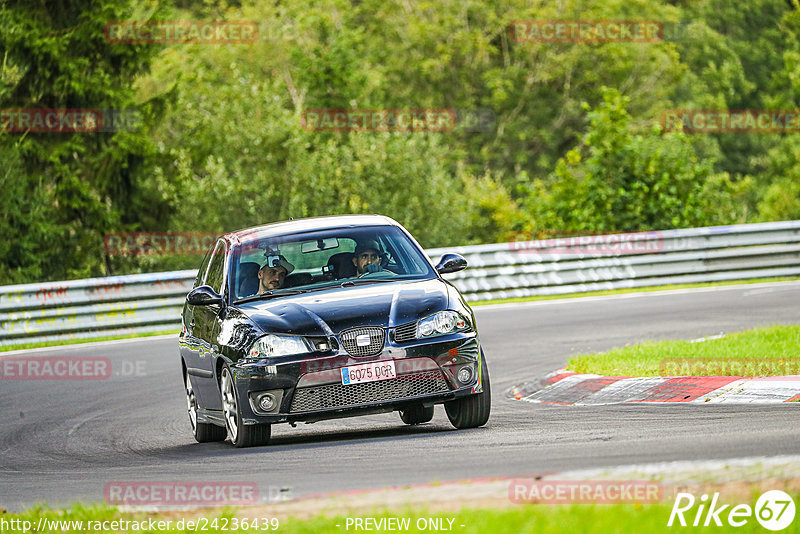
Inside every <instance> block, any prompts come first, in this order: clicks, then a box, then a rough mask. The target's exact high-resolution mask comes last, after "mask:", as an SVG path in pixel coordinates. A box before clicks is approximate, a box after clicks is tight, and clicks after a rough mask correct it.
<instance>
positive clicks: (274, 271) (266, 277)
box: [258, 255, 294, 294]
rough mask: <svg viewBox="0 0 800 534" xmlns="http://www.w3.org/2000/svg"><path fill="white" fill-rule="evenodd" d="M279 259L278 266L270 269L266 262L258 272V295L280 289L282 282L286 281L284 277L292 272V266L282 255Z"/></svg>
mask: <svg viewBox="0 0 800 534" xmlns="http://www.w3.org/2000/svg"><path fill="white" fill-rule="evenodd" d="M279 258H280V259H279V263H278V265H276V266H274V267H270V266H269V262H267V263H265V264H264V265H263V266H262V267H261V269H259V270H258V292H259V294H260V293H264V292H266V291H270V290H272V289H280V288H282V287H283V282H284V281H285V280H286V275H288V274H289V273H291V272H292V271H294V265H292V264H291V263H289V261H288V260H287V259H286V258H285V257H284V256H283V255H281V256H279Z"/></svg>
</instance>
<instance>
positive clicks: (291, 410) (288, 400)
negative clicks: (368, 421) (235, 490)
mask: <svg viewBox="0 0 800 534" xmlns="http://www.w3.org/2000/svg"><path fill="white" fill-rule="evenodd" d="M480 354H481V352H480V345H479V342H478V337H477V335H476V334H475V333H474V332H470V333H461V334H452V335H449V336H442V337H441V338H435V339H433V340H424V341H415V342H410V343H403V344H402V345H400V344H387V345H386V346H385V347H384V349H383V351H381V352H380V353H379V354H377V355H375V356H369V357H353V356H351V355H350V354H348V353H347V352H345V351H344V350H340V351H338V352H337V353H335V354H329V355H304V356H303V357H298V358H296V359H293V360H292V361H281V362H270V361H258V362H252V361H240V362H237V363H235V364H233V365H232V366H231V371H232V372H233V375H234V383H235V386H236V388H237V392H238V395H239V399H240V409H241V410H242V416H243V422H244V423H245V424H262V423H283V422H289V423H292V422H295V421H298V422H314V421H320V420H324V419H335V418H341V417H350V416H356V415H365V414H369V413H381V412H387V411H393V410H397V409H403V408H404V407H407V406H409V405H411V404H420V403H422V404H428V405H430V404H440V403H443V402H447V401H450V400H454V399H457V398H460V397H464V396H467V395H472V394H475V393H479V392H481V391H482V388H481V382H480V369H481V361H480V358H481V356H480ZM388 360H392V361H394V364H395V370H396V375H397V378H393V379H389V380H379V381H374V382H362V383H358V384H349V385H343V384H342V374H341V369H342V368H343V367H349V366H353V365H360V364H364V363H372V362H378V361H388ZM464 367H470V368H471V370H472V373H471V374H472V377H471V379H470V380H468V381H467V382H465V383H462V382H461V381H459V379H458V378H457V374H458V372H459V370H461V369H462V368H464ZM265 393H269V394H271V395H273V397H274V398H275V400H276V404H275V407H274V408H273V409H272V410H270V411H269V412H265V411H263V410H262V409H261V408H260V407H259V405H258V398H259V397H260V396H261V395H263V394H265Z"/></svg>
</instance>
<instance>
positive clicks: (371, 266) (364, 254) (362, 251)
mask: <svg viewBox="0 0 800 534" xmlns="http://www.w3.org/2000/svg"><path fill="white" fill-rule="evenodd" d="M381 260H382V254H381V249H380V245H378V242H377V241H375V240H373V239H368V240H366V241H362V242H360V243H358V244H356V250H355V256H354V257H353V265H355V266H356V276H361V275H364V274H367V273H376V272H378V271H382V270H383V268H382V267H381Z"/></svg>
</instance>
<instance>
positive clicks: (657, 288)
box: [469, 277, 800, 308]
mask: <svg viewBox="0 0 800 534" xmlns="http://www.w3.org/2000/svg"><path fill="white" fill-rule="evenodd" d="M797 280H800V278H798V277H776V278H752V279H748V280H726V281H724V282H706V283H702V284H670V285H663V286H647V287H629V288H624V289H604V290H601V291H586V292H583V293H567V294H563V295H536V296H533V297H514V298H509V299H494V300H480V301H477V302H470V303H469V305H470V306H472V307H473V308H474V307H476V306H486V305H488V304H507V303H510V302H535V301H539V300H557V299H573V298H580V297H596V296H603V295H624V294H626V293H650V292H653V291H668V290H671V289H693V288H698V287H717V286H739V285H747V284H761V283H764V282H794V281H797Z"/></svg>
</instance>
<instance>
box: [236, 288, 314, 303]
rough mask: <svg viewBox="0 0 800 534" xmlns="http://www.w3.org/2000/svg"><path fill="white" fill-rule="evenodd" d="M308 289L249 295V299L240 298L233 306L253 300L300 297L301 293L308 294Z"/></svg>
mask: <svg viewBox="0 0 800 534" xmlns="http://www.w3.org/2000/svg"><path fill="white" fill-rule="evenodd" d="M308 291H309V290H308V289H288V290H287V289H272V290H270V291H265V292H264V293H260V294H258V295H251V296H249V297H244V298H241V299H239V300H237V301H235V302H234V304H241V303H243V302H252V301H254V300H265V299H271V298H275V297H286V296H289V295H300V294H301V293H308Z"/></svg>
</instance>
